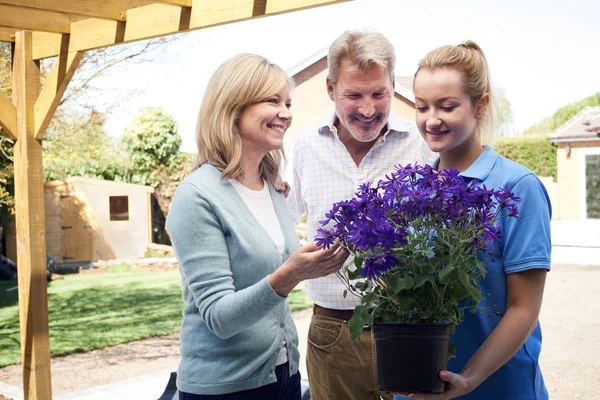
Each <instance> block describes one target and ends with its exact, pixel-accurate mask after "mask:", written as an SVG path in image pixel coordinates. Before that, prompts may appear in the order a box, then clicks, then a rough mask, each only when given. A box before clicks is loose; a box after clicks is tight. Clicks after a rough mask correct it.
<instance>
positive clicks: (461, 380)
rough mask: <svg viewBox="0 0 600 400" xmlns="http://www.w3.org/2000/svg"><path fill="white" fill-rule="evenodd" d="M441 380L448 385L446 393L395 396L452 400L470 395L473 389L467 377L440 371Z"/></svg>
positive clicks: (401, 394)
mask: <svg viewBox="0 0 600 400" xmlns="http://www.w3.org/2000/svg"><path fill="white" fill-rule="evenodd" d="M440 379H441V380H443V381H444V382H447V384H446V390H445V391H444V393H435V394H433V393H394V394H395V395H400V396H407V397H409V398H411V399H423V400H450V399H454V398H457V397H460V396H462V395H465V394H467V393H469V392H470V391H471V390H473V388H471V385H470V384H469V381H468V379H467V378H466V377H464V376H462V375H461V374H456V373H453V372H450V371H440Z"/></svg>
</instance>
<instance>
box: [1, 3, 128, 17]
mask: <svg viewBox="0 0 600 400" xmlns="http://www.w3.org/2000/svg"><path fill="white" fill-rule="evenodd" d="M127 2H128V0H110V1H105V0H104V1H102V0H101V1H98V0H60V1H56V0H0V4H7V5H14V6H19V7H24V8H34V9H41V10H46V11H56V12H59V13H67V14H78V15H83V16H87V17H94V18H107V19H115V20H125V11H126V10H127Z"/></svg>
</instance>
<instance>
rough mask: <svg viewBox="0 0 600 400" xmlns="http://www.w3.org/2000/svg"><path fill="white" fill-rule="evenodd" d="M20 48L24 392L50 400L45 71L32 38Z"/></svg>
mask: <svg viewBox="0 0 600 400" xmlns="http://www.w3.org/2000/svg"><path fill="white" fill-rule="evenodd" d="M15 44H16V46H15V57H14V60H15V61H14V64H13V69H14V70H13V99H14V101H15V102H16V108H17V141H16V142H15V147H14V157H15V160H14V165H15V211H16V223H17V265H18V266H19V275H18V279H19V281H18V283H19V317H20V327H21V364H22V373H23V392H24V398H25V400H50V399H51V398H52V385H51V382H50V341H49V335H48V295H47V286H46V233H45V218H44V187H43V182H44V173H43V169H42V142H41V141H39V140H36V139H35V131H34V111H33V110H34V107H35V101H36V100H37V98H38V95H39V91H40V70H39V66H38V64H37V63H36V62H35V61H34V60H33V58H32V47H33V45H32V34H31V32H27V31H19V32H17V36H16V40H15Z"/></svg>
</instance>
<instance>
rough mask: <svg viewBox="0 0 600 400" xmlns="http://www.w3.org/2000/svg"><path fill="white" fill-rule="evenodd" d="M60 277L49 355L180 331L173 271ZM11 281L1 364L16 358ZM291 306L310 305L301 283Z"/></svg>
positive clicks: (4, 302) (51, 298)
mask: <svg viewBox="0 0 600 400" xmlns="http://www.w3.org/2000/svg"><path fill="white" fill-rule="evenodd" d="M111 271H112V272H109V273H104V274H88V275H64V278H63V279H60V280H55V281H52V282H50V284H49V286H48V313H49V322H50V352H51V355H52V356H58V355H65V354H69V353H73V352H78V351H86V350H91V349H96V348H100V347H105V346H111V345H115V344H119V343H125V342H130V341H133V340H139V339H143V338H147V337H151V336H157V335H167V334H170V333H174V332H178V331H179V328H180V326H181V310H182V308H183V302H182V300H181V284H180V280H179V273H178V272H177V271H169V272H152V273H146V272H138V271H135V270H133V271H132V270H127V268H113V269H112V270H111ZM15 285H16V282H15V281H8V282H6V281H0V367H2V366H5V365H10V364H16V363H19V362H20V359H21V350H20V344H19V308H18V304H17V302H18V294H17V290H13V291H9V292H7V291H6V290H7V289H9V288H11V287H14V286H15ZM288 299H289V302H290V306H291V308H292V310H295V309H300V308H306V307H310V306H311V304H312V303H310V302H309V300H308V298H307V297H306V294H305V293H304V290H303V288H302V286H299V287H298V288H296V289H295V290H294V291H293V292H292V293H291V294H290V296H289V298H288Z"/></svg>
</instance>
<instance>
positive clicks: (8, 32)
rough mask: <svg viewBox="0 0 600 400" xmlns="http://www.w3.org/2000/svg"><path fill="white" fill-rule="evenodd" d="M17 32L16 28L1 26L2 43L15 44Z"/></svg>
mask: <svg viewBox="0 0 600 400" xmlns="http://www.w3.org/2000/svg"><path fill="white" fill-rule="evenodd" d="M16 32H17V30H16V29H15V28H6V27H3V26H0V42H14V41H15V34H16Z"/></svg>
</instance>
